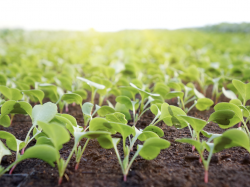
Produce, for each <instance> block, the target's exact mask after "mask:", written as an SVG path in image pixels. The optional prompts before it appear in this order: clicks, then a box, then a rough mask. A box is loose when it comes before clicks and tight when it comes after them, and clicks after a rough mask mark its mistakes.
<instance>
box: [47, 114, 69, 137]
mask: <svg viewBox="0 0 250 187" xmlns="http://www.w3.org/2000/svg"><path fill="white" fill-rule="evenodd" d="M50 123H59V124H62V125H63V126H64V127H66V129H68V130H69V132H70V133H71V134H73V132H74V128H73V126H74V125H73V124H72V123H71V121H70V120H68V119H67V118H65V117H63V116H62V115H60V114H57V115H56V116H55V117H54V118H53V119H52V120H51V121H50Z"/></svg>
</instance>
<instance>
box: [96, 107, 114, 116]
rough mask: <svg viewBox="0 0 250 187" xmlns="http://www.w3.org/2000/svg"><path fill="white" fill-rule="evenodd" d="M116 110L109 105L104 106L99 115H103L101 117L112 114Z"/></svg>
mask: <svg viewBox="0 0 250 187" xmlns="http://www.w3.org/2000/svg"><path fill="white" fill-rule="evenodd" d="M114 112H115V109H113V108H111V107H109V106H102V107H101V108H100V109H99V110H98V111H97V113H98V115H99V116H101V117H104V116H106V115H107V114H111V113H114Z"/></svg>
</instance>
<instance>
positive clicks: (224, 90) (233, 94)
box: [222, 87, 237, 99]
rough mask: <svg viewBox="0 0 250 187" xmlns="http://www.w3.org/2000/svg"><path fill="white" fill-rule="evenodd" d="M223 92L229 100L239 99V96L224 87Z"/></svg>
mask: <svg viewBox="0 0 250 187" xmlns="http://www.w3.org/2000/svg"><path fill="white" fill-rule="evenodd" d="M222 92H223V94H224V95H225V96H226V97H227V98H228V99H237V96H236V95H235V93H234V92H233V91H231V90H226V89H225V88H224V87H222Z"/></svg>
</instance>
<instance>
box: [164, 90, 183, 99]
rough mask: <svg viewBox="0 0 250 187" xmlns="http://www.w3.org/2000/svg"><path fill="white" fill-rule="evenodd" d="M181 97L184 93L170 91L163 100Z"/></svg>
mask: <svg viewBox="0 0 250 187" xmlns="http://www.w3.org/2000/svg"><path fill="white" fill-rule="evenodd" d="M183 96H184V93H183V92H181V91H171V92H169V93H168V94H167V95H166V96H165V98H166V99H172V98H175V97H179V98H183Z"/></svg>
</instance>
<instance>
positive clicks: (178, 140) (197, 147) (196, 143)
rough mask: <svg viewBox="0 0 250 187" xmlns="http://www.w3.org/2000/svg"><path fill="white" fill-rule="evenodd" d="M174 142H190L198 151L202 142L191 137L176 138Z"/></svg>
mask: <svg viewBox="0 0 250 187" xmlns="http://www.w3.org/2000/svg"><path fill="white" fill-rule="evenodd" d="M175 141H176V142H180V143H188V144H191V145H193V146H195V148H196V149H197V150H199V151H201V150H202V143H201V142H199V141H197V140H194V139H191V138H182V139H176V140H175Z"/></svg>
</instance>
